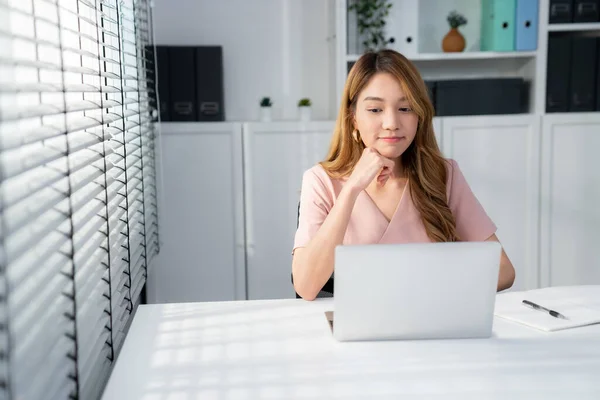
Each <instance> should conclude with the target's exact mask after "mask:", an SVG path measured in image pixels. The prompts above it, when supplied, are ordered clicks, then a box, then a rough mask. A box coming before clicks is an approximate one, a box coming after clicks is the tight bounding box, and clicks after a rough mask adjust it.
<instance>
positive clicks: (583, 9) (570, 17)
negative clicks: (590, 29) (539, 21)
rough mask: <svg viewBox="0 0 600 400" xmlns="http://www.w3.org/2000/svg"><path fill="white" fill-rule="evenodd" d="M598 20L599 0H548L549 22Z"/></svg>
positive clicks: (599, 17)
mask: <svg viewBox="0 0 600 400" xmlns="http://www.w3.org/2000/svg"><path fill="white" fill-rule="evenodd" d="M598 21H600V0H550V10H549V13H548V22H549V23H550V24H568V23H571V22H576V23H577V22H598Z"/></svg>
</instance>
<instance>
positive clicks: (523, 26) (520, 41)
mask: <svg viewBox="0 0 600 400" xmlns="http://www.w3.org/2000/svg"><path fill="white" fill-rule="evenodd" d="M538 7H539V2H538V0H517V15H516V23H515V24H516V30H517V31H516V33H515V49H516V50H517V51H530V50H535V49H537V39H538V35H537V33H538Z"/></svg>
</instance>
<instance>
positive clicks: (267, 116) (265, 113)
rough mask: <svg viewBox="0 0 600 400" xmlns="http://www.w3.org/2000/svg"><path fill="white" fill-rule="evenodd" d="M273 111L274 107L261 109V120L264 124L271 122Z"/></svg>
mask: <svg viewBox="0 0 600 400" xmlns="http://www.w3.org/2000/svg"><path fill="white" fill-rule="evenodd" d="M271 110H272V107H261V108H260V120H261V121H262V122H271V120H272V114H271Z"/></svg>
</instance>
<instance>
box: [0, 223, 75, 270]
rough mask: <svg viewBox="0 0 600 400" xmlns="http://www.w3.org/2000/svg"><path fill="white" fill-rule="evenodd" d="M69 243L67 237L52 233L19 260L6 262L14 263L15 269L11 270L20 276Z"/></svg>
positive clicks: (7, 260)
mask: <svg viewBox="0 0 600 400" xmlns="http://www.w3.org/2000/svg"><path fill="white" fill-rule="evenodd" d="M68 242H69V238H68V237H67V236H65V235H63V234H60V233H57V232H52V233H51V234H50V235H47V236H46V237H44V238H43V239H42V240H40V241H39V242H38V243H36V244H35V246H34V247H32V248H31V250H30V251H28V252H26V253H24V254H23V255H21V257H19V258H18V259H16V260H13V259H11V258H9V257H7V259H6V260H5V262H6V263H10V264H12V263H14V266H13V267H14V268H11V271H19V273H18V274H19V275H23V274H24V273H27V272H28V271H30V270H32V269H33V268H36V267H38V266H39V265H40V261H42V260H46V259H48V258H49V257H50V256H51V255H52V254H54V253H56V252H57V251H59V250H60V248H61V247H62V246H64V245H65V244H67V243H68ZM21 277H22V276H21Z"/></svg>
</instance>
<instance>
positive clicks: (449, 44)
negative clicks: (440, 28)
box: [442, 28, 466, 53]
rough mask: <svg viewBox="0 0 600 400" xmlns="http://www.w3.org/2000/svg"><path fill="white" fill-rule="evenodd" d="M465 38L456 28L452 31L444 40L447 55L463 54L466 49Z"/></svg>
mask: <svg viewBox="0 0 600 400" xmlns="http://www.w3.org/2000/svg"><path fill="white" fill-rule="evenodd" d="M465 44H466V43H465V38H464V36H463V35H462V33H460V32H459V31H458V29H456V28H452V29H450V32H448V33H447V34H446V36H444V40H442V50H444V51H445V52H446V53H456V52H461V51H463V50H464V49H465Z"/></svg>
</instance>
